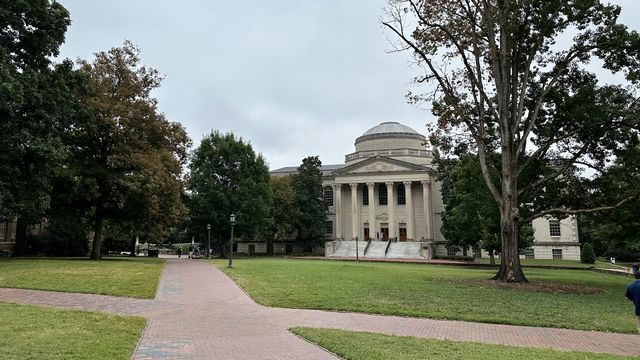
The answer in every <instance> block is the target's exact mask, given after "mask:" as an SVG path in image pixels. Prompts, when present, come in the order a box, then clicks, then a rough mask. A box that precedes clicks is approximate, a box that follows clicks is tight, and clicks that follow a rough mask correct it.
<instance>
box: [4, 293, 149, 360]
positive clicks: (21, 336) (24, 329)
mask: <svg viewBox="0 0 640 360" xmlns="http://www.w3.org/2000/svg"><path fill="white" fill-rule="evenodd" d="M0 319H2V321H0V349H1V350H0V359H7V360H8V359H109V360H110V359H123V360H125V359H129V358H130V357H131V353H132V352H133V349H134V348H135V346H136V343H137V341H138V338H139V337H140V334H142V331H143V330H144V327H145V324H146V320H145V319H143V318H139V317H124V316H115V315H107V314H101V313H94V312H84V311H70V310H54V309H48V308H41V307H36V306H24V305H16V304H6V303H0Z"/></svg>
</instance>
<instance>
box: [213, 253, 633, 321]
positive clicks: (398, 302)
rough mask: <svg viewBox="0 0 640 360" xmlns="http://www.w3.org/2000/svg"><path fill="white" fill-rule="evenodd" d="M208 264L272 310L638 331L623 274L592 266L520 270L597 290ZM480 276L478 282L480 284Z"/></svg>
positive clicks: (393, 268) (463, 272)
mask: <svg viewBox="0 0 640 360" xmlns="http://www.w3.org/2000/svg"><path fill="white" fill-rule="evenodd" d="M213 262H214V264H215V265H217V266H218V267H220V268H221V269H222V270H223V271H225V272H226V273H227V274H229V275H230V276H231V277H232V278H234V279H235V280H236V281H237V282H238V283H239V284H240V285H241V286H242V287H243V288H244V289H245V290H246V291H247V292H248V293H249V294H250V295H251V296H252V297H253V298H254V299H255V300H256V301H257V302H259V303H261V304H264V305H267V306H276V307H285V308H307V309H325V310H339V311H356V312H365V313H378V314H390V315H403V316H414V317H428V318H435V319H453V320H467V321H477V322H487V323H505V324H515V325H529V326H545V327H559V328H570V329H582V330H598V331H610V332H621V333H635V332H637V329H636V325H635V317H634V313H633V306H632V304H631V302H629V301H626V300H625V299H624V290H625V287H626V285H627V284H628V283H629V282H630V279H628V278H625V277H621V276H612V275H606V274H600V273H595V272H591V271H577V270H557V269H534V268H529V269H526V270H525V274H526V276H527V277H528V278H529V280H531V281H533V282H538V281H544V282H545V283H560V284H572V285H578V286H588V287H590V288H596V289H602V290H603V292H602V293H596V294H572V293H548V292H532V291H525V290H521V289H500V288H494V287H492V286H490V285H491V284H492V282H490V281H489V282H487V281H485V280H486V279H489V278H490V277H491V276H492V275H494V274H495V270H494V269H472V268H465V267H458V266H436V265H420V264H389V263H370V262H367V263H365V262H361V263H356V262H351V261H314V260H293V259H290V260H283V259H255V260H246V259H240V260H237V261H236V262H234V266H235V267H234V268H233V269H227V268H226V261H224V260H214V261H213ZM483 281H484V282H483Z"/></svg>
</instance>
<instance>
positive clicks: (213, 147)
mask: <svg viewBox="0 0 640 360" xmlns="http://www.w3.org/2000/svg"><path fill="white" fill-rule="evenodd" d="M189 170H190V173H189V180H188V186H187V189H188V201H187V206H188V208H189V217H190V219H191V230H192V231H194V232H196V233H200V234H202V236H201V239H206V235H207V233H206V226H207V224H210V225H211V234H212V236H213V239H217V240H218V241H219V242H220V243H221V244H224V243H225V242H226V241H227V240H228V239H229V233H230V223H229V215H230V214H232V213H235V215H236V226H235V230H236V232H235V234H234V236H241V237H244V238H248V239H255V238H257V237H258V236H259V235H261V234H263V233H264V232H265V230H266V228H267V227H268V225H269V207H270V205H271V189H270V187H269V169H268V168H267V165H266V163H265V161H264V158H263V157H262V155H260V154H256V153H255V152H254V151H253V148H252V147H251V145H250V144H249V143H246V142H245V141H243V140H242V138H237V137H236V136H235V135H234V134H232V133H227V134H221V133H220V132H218V131H214V132H212V133H211V134H209V135H208V136H206V137H205V138H204V139H202V142H201V143H200V146H198V148H196V149H195V150H194V152H193V154H192V155H191V163H190V165H189ZM221 250H222V251H223V252H224V251H226V246H222V248H221Z"/></svg>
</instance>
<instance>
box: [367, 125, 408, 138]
mask: <svg viewBox="0 0 640 360" xmlns="http://www.w3.org/2000/svg"><path fill="white" fill-rule="evenodd" d="M377 134H418V132H417V131H415V130H413V129H412V128H410V127H408V126H407V125H402V124H400V123H399V122H383V123H381V124H380V125H376V126H374V127H372V128H371V129H369V130H367V131H366V132H365V133H364V134H362V136H367V135H377Z"/></svg>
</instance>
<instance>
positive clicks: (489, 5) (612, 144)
mask: <svg viewBox="0 0 640 360" xmlns="http://www.w3.org/2000/svg"><path fill="white" fill-rule="evenodd" d="M389 4H390V5H389V7H388V8H387V21H385V22H383V24H384V26H386V27H387V28H388V29H389V30H390V31H391V32H393V33H394V34H395V35H396V36H397V37H398V39H399V45H398V49H400V50H409V51H411V52H412V54H413V56H414V59H415V60H416V62H417V64H418V66H420V68H421V69H425V72H424V73H423V74H421V75H420V76H418V77H417V78H416V80H417V83H418V84H421V85H423V86H429V87H428V88H427V89H428V90H427V93H426V94H424V95H423V94H409V99H410V100H412V101H416V102H421V101H430V102H432V104H433V107H432V111H433V113H434V115H436V116H437V117H438V122H437V128H436V129H434V131H433V132H432V134H431V135H432V136H431V139H432V140H433V142H434V143H435V144H437V145H438V146H439V147H440V148H441V149H442V150H447V149H451V148H455V146H456V143H459V142H464V143H467V146H469V147H470V148H473V149H475V150H474V152H477V154H478V161H479V164H480V168H481V170H482V174H483V178H484V183H485V184H486V186H487V188H488V189H489V191H490V193H491V196H492V198H493V200H494V201H495V202H496V203H497V204H498V207H499V210H500V235H501V241H502V247H501V248H502V250H501V251H502V255H501V256H502V260H503V261H502V262H501V266H500V270H499V271H498V273H497V274H496V277H495V278H496V279H497V280H500V281H504V282H526V281H527V280H526V277H525V275H524V273H523V271H522V267H521V265H520V259H519V252H518V248H519V245H518V241H519V237H518V235H519V229H520V223H521V222H522V223H528V222H529V221H531V220H532V219H533V218H536V217H541V216H547V215H552V216H556V217H561V216H566V215H567V214H574V215H575V214H580V213H589V212H596V211H604V210H608V209H612V208H614V207H616V206H620V204H623V203H625V202H629V201H631V199H633V198H635V197H637V194H638V192H637V189H636V190H633V191H631V192H624V193H619V194H618V196H617V198H616V199H615V201H613V202H612V203H600V204H584V205H588V206H587V207H583V206H574V205H578V204H579V202H578V201H576V202H575V203H574V204H561V205H560V206H551V207H546V208H537V209H535V210H536V211H535V212H533V211H532V212H531V213H530V215H528V216H527V215H525V214H524V212H525V211H523V210H525V209H526V210H534V209H533V208H530V209H528V206H527V204H528V203H529V202H530V199H531V198H533V197H535V195H536V194H539V193H542V192H544V190H545V189H546V188H548V183H549V182H550V181H556V182H557V183H559V184H562V183H564V185H563V186H561V187H562V188H564V189H565V190H566V191H567V192H572V191H574V189H584V190H590V191H588V192H585V193H584V194H590V193H593V192H595V191H596V190H595V189H593V188H589V186H591V185H596V183H594V182H590V181H585V180H584V179H580V178H579V177H578V178H576V176H574V174H575V172H576V166H578V165H580V166H586V167H594V168H600V169H602V168H605V167H607V166H608V164H610V162H611V160H612V159H613V158H614V157H615V155H616V152H617V151H619V150H620V149H624V148H627V147H629V146H631V145H632V144H633V143H637V138H638V127H639V125H638V124H639V123H638V121H637V119H638V118H637V114H638V112H639V111H638V110H639V109H638V106H639V104H638V102H637V100H636V99H637V96H635V93H634V92H635V91H636V89H635V88H631V87H625V86H617V85H600V84H599V83H598V78H597V76H596V75H594V74H593V73H591V72H589V71H588V69H587V64H588V63H589V62H590V61H591V60H592V59H593V58H599V59H600V60H601V61H602V68H603V69H606V70H609V71H611V72H614V73H615V72H622V73H624V75H625V77H626V80H627V84H625V85H632V86H635V85H638V83H639V81H640V67H639V66H638V58H639V54H640V36H639V35H638V33H637V32H635V31H630V30H629V29H628V28H627V27H626V26H624V25H622V24H619V23H618V16H619V14H620V8H619V7H618V6H615V5H608V4H602V3H601V1H599V0H584V1H579V2H575V1H562V0H527V1H503V0H488V1H444V0H390V1H389ZM568 36H571V37H572V40H571V41H562V40H563V39H564V38H567V37H568ZM493 153H498V154H499V162H498V164H497V165H499V166H496V164H495V163H494V162H493V161H491V159H490V156H491V154H493ZM539 165H543V166H544V167H545V168H546V169H549V173H546V174H542V175H541V176H539V177H537V178H535V180H532V181H530V182H522V181H521V178H522V177H521V175H522V174H523V172H527V171H531V169H532V168H535V167H536V166H539ZM529 179H533V178H529ZM576 180H582V181H576ZM574 185H577V186H574ZM587 197H589V196H587Z"/></svg>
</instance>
